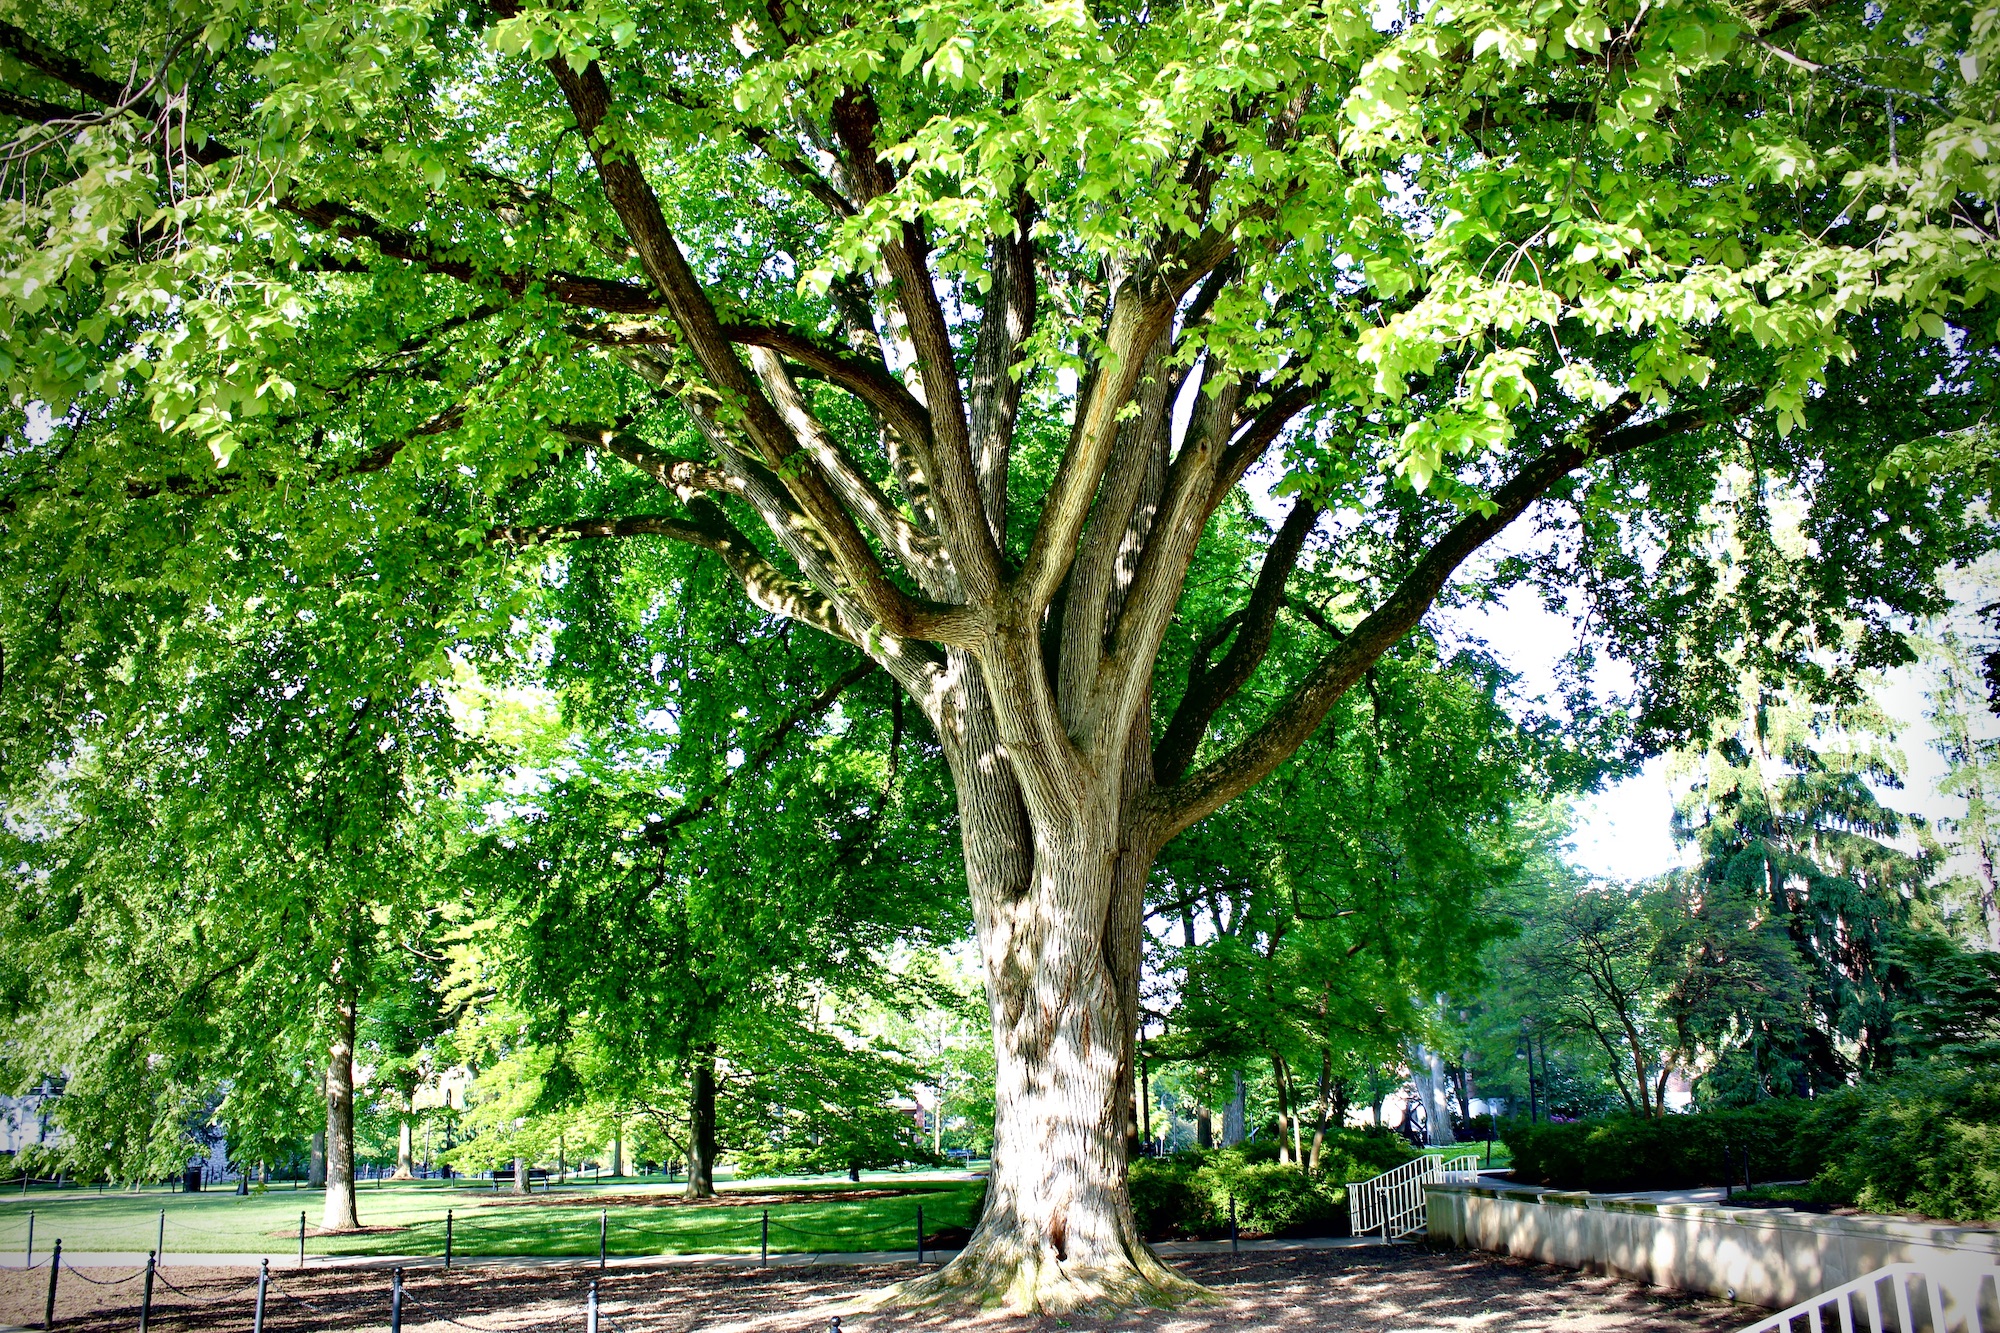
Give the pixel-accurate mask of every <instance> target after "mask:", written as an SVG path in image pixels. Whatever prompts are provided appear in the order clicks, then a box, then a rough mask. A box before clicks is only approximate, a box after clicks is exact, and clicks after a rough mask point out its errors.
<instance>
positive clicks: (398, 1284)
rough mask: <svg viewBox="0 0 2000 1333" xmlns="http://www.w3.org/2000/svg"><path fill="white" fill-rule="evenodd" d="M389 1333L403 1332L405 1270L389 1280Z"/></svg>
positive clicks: (400, 1270)
mask: <svg viewBox="0 0 2000 1333" xmlns="http://www.w3.org/2000/svg"><path fill="white" fill-rule="evenodd" d="M389 1333H403V1270H402V1269H400V1268H399V1269H397V1270H396V1273H395V1276H394V1277H392V1278H391V1279H390V1280H389Z"/></svg>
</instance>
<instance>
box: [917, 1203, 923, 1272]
mask: <svg viewBox="0 0 2000 1333" xmlns="http://www.w3.org/2000/svg"><path fill="white" fill-rule="evenodd" d="M923 1266H924V1206H923V1205H922V1204H918V1205H917V1267H919V1268H922V1267H923Z"/></svg>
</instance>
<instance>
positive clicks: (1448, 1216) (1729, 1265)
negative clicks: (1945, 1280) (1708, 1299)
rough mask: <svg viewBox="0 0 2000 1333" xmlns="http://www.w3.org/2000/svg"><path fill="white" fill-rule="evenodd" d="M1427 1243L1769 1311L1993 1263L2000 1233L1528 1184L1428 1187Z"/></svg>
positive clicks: (1999, 1251) (1997, 1260) (1998, 1256)
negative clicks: (1895, 1271) (1841, 1289)
mask: <svg viewBox="0 0 2000 1333" xmlns="http://www.w3.org/2000/svg"><path fill="white" fill-rule="evenodd" d="M1427 1194H1428V1202H1429V1209H1430V1239H1431V1241H1432V1243H1433V1244H1446V1245H1456V1246H1461V1247H1464V1248H1469V1249H1477V1250H1491V1251H1493V1252H1495V1253H1497V1254H1510V1255H1515V1256H1517V1257H1519V1258H1523V1259H1535V1260H1539V1261H1540V1262H1542V1263H1547V1264H1557V1265H1560V1266H1562V1267H1566V1268H1581V1269H1584V1270H1587V1271H1589V1272H1594V1273H1609V1274H1612V1275H1614V1276H1617V1277H1623V1278H1628V1279H1631V1280H1633V1281H1638V1282H1645V1283H1650V1284H1651V1285H1653V1286H1657V1287H1670V1288H1675V1289H1677V1290H1681V1291H1694V1292H1707V1293H1709V1294H1711V1295H1715V1296H1722V1297H1725V1298H1726V1299H1730V1300H1738V1301H1744V1302H1747V1303H1749V1304H1751V1305H1761V1306H1765V1307H1767V1308H1770V1309H1780V1308H1783V1307H1785V1306H1788V1305H1794V1304H1796V1303H1797V1302H1799V1301H1802V1300H1804V1299H1806V1298H1807V1297H1808V1296H1815V1295H1818V1294H1819V1293H1820V1292H1823V1291H1826V1290H1827V1289H1829V1288H1831V1287H1837V1286H1839V1285H1840V1284H1841V1283H1843V1282H1847V1281H1849V1280H1851V1279H1853V1278H1857V1277H1860V1276H1862V1275H1863V1274H1865V1273H1869V1272H1872V1271H1873V1270H1875V1269H1877V1268H1880V1267H1882V1266H1883V1265H1885V1264H1897V1263H1915V1264H1923V1265H1925V1266H1926V1267H1928V1268H1931V1269H1933V1270H1935V1271H1945V1272H1950V1271H1955V1270H1963V1269H1965V1268H1971V1267H1984V1266H1991V1265H1996V1264H2000V1231H1990V1230H1982V1229H1977V1228H1972V1227H1951V1226H1937V1225H1931V1224H1928V1223H1920V1222H1901V1221H1895V1220H1892V1219H1889V1218H1872V1217H1832V1216H1826V1215H1821V1214H1814V1213H1800V1212H1794V1211H1792V1210H1791V1209H1788V1208H1717V1207H1713V1206H1710V1205H1706V1204H1690V1203H1653V1202H1649V1201H1646V1200H1640V1199H1627V1198H1616V1197H1607V1196H1605V1195H1601V1194H1574V1193H1569V1192H1566V1191H1562V1190H1546V1189H1541V1188H1538V1187H1535V1186H1509V1185H1497V1186H1496V1185H1483V1184H1482V1185H1431V1186H1429V1187H1428V1189H1427Z"/></svg>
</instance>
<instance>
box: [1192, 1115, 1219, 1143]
mask: <svg viewBox="0 0 2000 1333" xmlns="http://www.w3.org/2000/svg"><path fill="white" fill-rule="evenodd" d="M1194 1141H1195V1143H1196V1144H1197V1145H1199V1146H1200V1147H1203V1148H1213V1147H1214V1146H1215V1112H1214V1111H1212V1110H1210V1109H1209V1108H1208V1107H1206V1106H1197V1107H1195V1108H1194Z"/></svg>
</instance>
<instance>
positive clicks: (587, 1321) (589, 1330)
mask: <svg viewBox="0 0 2000 1333" xmlns="http://www.w3.org/2000/svg"><path fill="white" fill-rule="evenodd" d="M583 1333H597V1279H596V1278H592V1279H590V1304H589V1306H588V1307H587V1308H586V1309H585V1311H584V1316H583Z"/></svg>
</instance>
